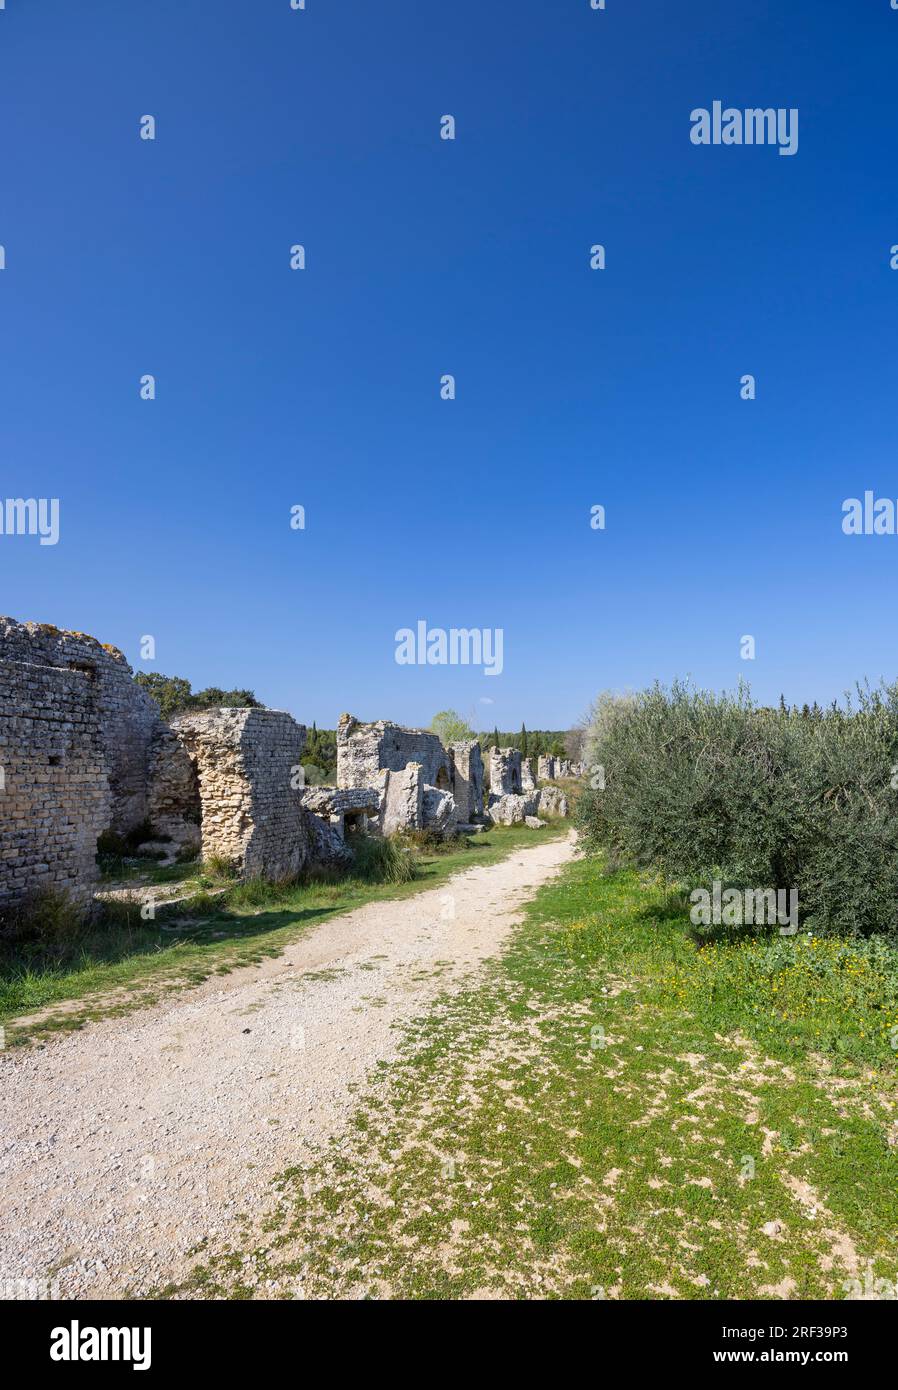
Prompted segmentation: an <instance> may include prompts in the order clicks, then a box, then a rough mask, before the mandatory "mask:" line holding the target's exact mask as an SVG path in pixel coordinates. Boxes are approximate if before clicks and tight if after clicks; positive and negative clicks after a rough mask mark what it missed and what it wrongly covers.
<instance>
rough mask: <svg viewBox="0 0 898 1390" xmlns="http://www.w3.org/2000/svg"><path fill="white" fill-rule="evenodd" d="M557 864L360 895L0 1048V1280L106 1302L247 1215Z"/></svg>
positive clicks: (535, 862) (147, 1282)
mask: <svg viewBox="0 0 898 1390" xmlns="http://www.w3.org/2000/svg"><path fill="white" fill-rule="evenodd" d="M573 853H574V846H573V840H572V839H567V840H551V841H545V842H539V841H537V842H536V843H535V844H534V845H533V847H532V848H531V847H528V848H526V849H523V850H518V851H516V852H515V853H514V854H512V855H510V856H509V857H508V858H507V859H503V860H502V861H501V862H500V863H498V864H493V865H489V866H485V867H480V868H474V869H469V870H466V871H464V872H463V873H460V874H457V875H455V876H454V877H453V878H452V879H450V880H449V881H448V882H447V883H446V884H444V885H443V886H442V887H440V888H437V889H433V890H431V891H429V892H426V893H420V894H417V895H416V896H413V897H410V898H405V899H402V900H399V901H393V902H381V903H372V904H369V905H367V906H366V907H363V908H360V909H358V910H357V911H356V912H352V913H348V914H347V915H345V916H342V917H335V918H332V919H330V920H329V921H327V922H325V923H324V924H323V925H321V926H319V927H317V928H314V929H313V930H311V931H310V932H309V933H308V935H306V936H304V937H303V938H302V940H300V941H298V942H297V943H296V944H295V945H293V946H290V947H288V949H287V950H286V951H285V952H284V954H283V955H281V956H279V957H278V958H277V959H274V960H269V961H266V962H265V963H264V964H263V965H261V966H253V967H248V968H245V969H241V970H239V971H235V972H234V973H233V974H232V975H229V976H226V977H217V978H216V979H215V980H213V981H209V982H207V983H206V984H205V985H202V986H200V987H199V988H197V989H194V990H192V991H190V992H189V993H185V994H178V995H174V996H172V997H169V998H168V999H167V1000H166V1001H164V1002H163V1003H161V1004H159V1005H158V1006H156V1007H154V1008H151V1009H146V1010H143V1011H141V1012H139V1013H134V1014H131V1015H129V1016H127V1017H124V1018H119V1019H109V1020H107V1021H105V1022H102V1023H96V1024H92V1025H90V1026H89V1027H87V1028H86V1029H85V1030H84V1031H82V1032H79V1033H73V1034H70V1035H68V1036H66V1037H60V1038H57V1039H55V1040H53V1041H52V1042H50V1043H49V1044H48V1045H47V1046H46V1047H41V1048H28V1049H21V1050H13V1051H9V1052H7V1053H5V1054H0V1078H2V1082H0V1281H2V1280H4V1279H13V1280H20V1279H25V1278H38V1279H50V1278H51V1277H52V1278H54V1279H55V1280H56V1281H57V1286H56V1290H55V1292H56V1296H58V1297H61V1298H65V1297H70V1298H71V1297H74V1298H78V1297H82V1298H84V1297H94V1298H96V1297H115V1296H117V1295H122V1294H125V1293H129V1292H130V1293H140V1292H141V1291H144V1290H149V1289H154V1288H155V1289H158V1288H159V1287H160V1286H162V1285H164V1284H165V1283H167V1282H168V1281H169V1280H172V1279H177V1278H179V1277H182V1276H184V1275H185V1274H186V1273H187V1272H188V1270H189V1268H190V1261H189V1260H188V1258H187V1251H188V1250H189V1249H191V1247H194V1246H195V1245H196V1244H197V1243H198V1242H199V1241H200V1240H201V1239H202V1238H203V1237H204V1236H210V1237H211V1238H212V1239H213V1241H216V1242H217V1240H218V1239H220V1238H221V1237H223V1236H224V1235H225V1234H226V1232H227V1231H228V1229H229V1227H230V1225H231V1223H232V1221H233V1220H234V1218H235V1217H236V1216H237V1215H243V1214H247V1213H250V1214H252V1215H253V1216H261V1215H262V1214H263V1212H264V1210H265V1207H266V1205H267V1203H268V1202H269V1201H270V1200H271V1194H270V1187H269V1180H270V1179H271V1178H272V1177H273V1176H274V1175H275V1174H277V1173H278V1172H280V1171H282V1170H283V1169H284V1168H285V1167H287V1166H290V1165H294V1164H301V1163H302V1162H303V1160H304V1158H307V1157H309V1156H310V1155H311V1154H312V1153H314V1152H315V1150H316V1148H317V1146H320V1145H321V1144H322V1143H323V1142H325V1141H326V1140H327V1139H329V1138H330V1137H331V1136H333V1135H335V1134H339V1133H340V1131H341V1129H342V1127H343V1126H344V1125H345V1123H346V1121H347V1118H348V1116H349V1115H350V1113H351V1110H352V1105H353V1090H352V1088H353V1087H354V1086H356V1085H358V1084H359V1083H360V1082H362V1081H363V1080H364V1078H365V1074H366V1072H367V1071H368V1069H369V1068H370V1067H372V1066H373V1065H375V1064H376V1063H377V1062H380V1061H388V1060H389V1059H390V1058H391V1057H393V1056H395V1055H396V1051H397V1044H398V1035H397V1031H396V1028H395V1025H396V1024H397V1023H399V1022H401V1021H402V1020H404V1019H407V1018H409V1017H412V1016H413V1015H415V1014H417V1013H420V1012H421V1011H422V1009H424V1008H425V1007H426V1006H427V1005H428V1004H429V1003H430V1002H431V1001H432V1000H433V999H434V998H435V997H436V996H437V995H439V994H440V993H442V992H443V991H445V990H447V989H458V988H461V987H462V985H463V984H464V983H465V982H468V981H470V979H471V978H472V976H473V975H474V974H475V973H476V971H477V968H478V966H479V965H480V963H481V962H482V961H483V960H484V959H485V958H486V957H488V956H490V955H492V954H494V953H495V952H496V950H497V949H498V948H499V947H500V946H501V944H502V942H503V940H504V938H505V936H506V934H507V932H508V931H509V929H510V927H511V926H512V924H513V923H514V921H515V920H516V909H517V908H518V907H519V906H520V905H521V904H522V903H524V902H526V901H527V900H528V899H529V898H530V897H532V896H533V894H534V892H535V891H536V889H537V888H538V887H539V886H540V885H541V884H542V883H544V882H545V881H546V880H547V879H549V878H551V877H552V876H553V875H554V874H555V873H556V872H557V871H558V869H559V868H560V867H561V866H562V865H563V864H564V863H566V862H567V861H568V860H569V859H570V858H571V857H572V855H573Z"/></svg>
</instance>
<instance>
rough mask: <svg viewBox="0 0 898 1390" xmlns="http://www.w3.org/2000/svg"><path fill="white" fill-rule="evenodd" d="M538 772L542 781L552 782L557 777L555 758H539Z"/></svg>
mask: <svg viewBox="0 0 898 1390" xmlns="http://www.w3.org/2000/svg"><path fill="white" fill-rule="evenodd" d="M536 766H537V774H538V776H539V780H540V781H541V782H551V781H553V780H554V778H555V759H554V758H549V757H541V758H538V759H537V765H536Z"/></svg>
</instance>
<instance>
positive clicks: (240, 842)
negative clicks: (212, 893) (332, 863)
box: [172, 709, 313, 880]
mask: <svg viewBox="0 0 898 1390" xmlns="http://www.w3.org/2000/svg"><path fill="white" fill-rule="evenodd" d="M172 729H173V730H174V732H175V733H176V734H177V736H178V738H179V739H180V740H181V742H182V744H183V745H184V748H185V749H186V751H187V753H188V754H189V756H190V758H191V760H192V761H193V762H194V763H195V765H196V771H197V777H198V784H199V792H200V802H201V810H202V823H201V831H202V853H203V858H209V857H210V856H211V855H221V856H222V857H223V858H225V859H227V860H228V861H229V862H230V863H232V864H234V865H235V866H236V867H237V869H238V870H239V871H240V872H241V873H242V874H244V875H245V876H247V877H252V876H255V875H261V876H263V877H265V878H269V879H275V880H277V879H284V878H291V877H293V876H294V875H295V874H298V873H299V872H300V871H301V870H302V869H303V868H304V867H305V865H306V864H307V863H308V862H309V860H310V858H311V857H312V852H313V845H312V835H311V831H310V828H309V824H308V820H307V815H306V812H305V810H304V808H303V804H302V795H301V792H302V788H301V787H300V786H299V779H298V776H297V769H298V767H299V766H300V758H301V754H302V749H303V744H304V743H305V737H306V730H305V726H304V725H302V724H297V723H296V721H295V720H294V719H293V718H292V717H291V716H290V715H289V714H284V713H282V712H281V711H280V710H266V709H213V710H201V711H195V712H194V711H190V712H188V713H186V714H181V715H177V716H176V717H175V718H174V719H173V720H172Z"/></svg>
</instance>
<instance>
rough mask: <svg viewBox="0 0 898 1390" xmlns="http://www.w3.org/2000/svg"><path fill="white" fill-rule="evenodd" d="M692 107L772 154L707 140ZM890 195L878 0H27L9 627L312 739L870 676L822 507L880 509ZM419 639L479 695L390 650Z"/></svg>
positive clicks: (3, 584) (5, 309)
mask: <svg viewBox="0 0 898 1390" xmlns="http://www.w3.org/2000/svg"><path fill="white" fill-rule="evenodd" d="M715 99H720V100H722V101H723V102H724V103H725V104H729V105H732V106H735V107H748V106H774V107H797V108H798V109H799V112H800V118H799V120H800V124H799V136H800V144H799V151H798V153H797V155H795V156H794V157H792V158H783V157H780V156H779V155H778V153H777V150H776V149H775V148H746V147H727V148H721V147H712V148H709V147H704V148H702V147H696V146H694V145H692V144H691V142H690V139H689V132H690V122H689V117H690V112H691V111H692V109H693V108H695V107H710V106H711V103H712V101H714V100H715ZM147 113H150V114H153V115H154V116H155V117H156V120H157V138H156V140H155V142H153V143H151V142H146V141H141V140H140V139H139V138H138V123H139V118H140V117H141V116H142V115H144V114H147ZM447 113H451V114H452V115H454V116H455V118H456V121H457V139H456V140H455V142H454V143H453V142H448V141H442V140H440V138H439V122H440V117H441V116H442V115H444V114H447ZM896 170H898V13H896V12H894V11H892V10H891V8H890V5H889V0H864V3H860V0H854V3H852V4H844V3H841V2H840V0H789V3H788V4H785V3H781V0H777V2H776V3H766V4H765V3H747V4H724V3H722V0H694V2H693V3H682V4H673V3H670V0H646V2H645V3H638V0H607V9H606V10H605V11H604V12H595V11H593V10H591V9H590V7H589V4H588V0H551V3H550V2H549V0H452V3H443V2H442V0H441V2H440V3H437V0H307V9H306V10H305V11H304V12H302V11H300V12H296V11H293V10H291V8H290V5H289V2H288V0H216V3H214V4H213V3H210V0H154V3H152V4H147V5H141V4H137V3H124V2H123V0H89V3H87V2H86V3H83V4H73V3H71V0H43V3H40V4H39V3H36V0H6V6H5V8H4V9H3V10H2V11H0V200H2V201H0V243H2V244H3V245H4V246H5V248H6V269H5V270H3V271H2V272H0V339H2V362H3V366H2V372H0V457H2V471H0V497H3V498H5V497H6V496H37V497H59V499H60V505H61V538H60V541H59V544H58V545H57V546H55V547H49V546H48V547H41V546H39V545H38V544H37V542H36V540H35V539H34V538H30V537H20V536H11V537H10V536H2V537H0V612H6V613H9V614H12V615H13V616H15V617H18V618H22V619H25V618H34V619H38V620H42V621H48V622H54V623H57V624H58V625H60V626H64V627H72V628H77V629H80V630H82V631H88V632H92V633H94V634H95V635H96V636H98V637H99V638H100V639H101V640H103V641H108V642H113V643H115V644H117V645H119V646H120V647H122V649H123V650H124V651H125V653H126V655H127V656H128V659H129V660H130V661H132V662H133V663H135V664H137V659H138V656H139V646H138V644H139V639H140V637H141V635H142V634H145V633H150V634H153V635H154V636H155V638H156V642H157V660H156V662H155V663H153V664H151V665H150V664H147V666H146V669H151V670H157V671H162V672H166V673H169V674H179V675H184V676H187V677H188V678H189V679H190V680H191V681H192V682H193V683H194V685H195V686H204V685H207V684H216V685H248V686H251V687H253V688H255V690H256V692H257V694H258V695H259V696H260V698H262V699H264V700H265V701H266V702H267V703H269V704H271V705H274V706H276V707H279V708H286V709H290V710H291V711H292V712H293V713H294V714H296V715H297V716H298V717H299V718H302V719H306V720H308V721H311V720H312V719H316V720H317V721H318V723H319V725H322V726H331V727H332V726H333V724H334V721H335V719H336V718H337V716H338V714H339V713H340V712H341V711H342V710H343V709H350V710H352V711H353V712H354V713H357V714H358V715H359V716H361V717H367V718H376V717H391V718H394V719H397V720H399V721H402V722H406V723H426V722H429V720H430V718H431V716H432V714H433V713H434V712H435V711H436V710H437V709H440V708H442V707H444V706H447V705H453V706H456V707H458V708H459V709H461V710H462V711H463V712H465V713H468V712H469V711H471V710H472V709H473V708H478V701H480V700H482V699H490V700H492V701H493V702H494V703H493V704H490V705H486V704H484V705H480V706H479V709H480V711H481V713H480V716H479V722H482V724H483V726H485V727H492V725H493V724H497V725H498V726H499V727H500V728H516V727H518V726H519V725H520V723H521V721H522V720H525V721H526V723H527V724H528V726H530V727H544V728H545V727H560V726H566V725H567V724H568V723H570V722H571V721H572V720H574V719H575V718H576V717H577V716H578V715H579V714H580V712H581V711H582V709H583V708H584V706H585V705H586V704H587V703H588V701H589V700H590V699H591V697H592V696H593V695H594V694H595V693H596V692H597V691H598V690H600V689H602V688H615V689H624V688H634V687H640V686H642V685H645V684H647V683H649V682H650V681H652V680H653V679H655V678H656V677H659V678H661V679H664V680H666V679H670V678H671V677H673V676H675V675H686V674H691V675H692V676H693V677H694V678H695V679H696V680H697V681H699V682H700V683H701V684H704V685H710V686H713V687H721V686H732V685H733V684H734V683H735V682H736V681H737V680H738V679H739V677H740V676H744V677H746V678H748V679H749V680H750V681H751V684H752V687H753V690H754V691H755V693H756V694H757V695H758V696H759V697H760V698H762V699H775V698H776V697H777V696H778V695H779V693H780V691H784V692H785V694H786V696H787V698H790V699H793V700H797V701H804V700H808V701H810V700H813V699H814V698H817V699H820V700H829V699H831V698H833V697H834V696H836V695H838V694H839V693H840V692H841V691H842V690H843V689H844V688H845V687H846V686H848V685H851V684H852V683H853V681H854V680H855V678H857V677H860V676H863V675H865V674H866V675H868V676H870V677H871V678H873V679H876V678H878V677H879V676H880V675H884V676H886V677H889V678H894V677H895V676H896V675H898V630H896V629H898V623H896V613H895V610H896V595H898V589H896V580H895V576H896V573H898V537H886V536H883V537H863V538H847V537H845V536H843V534H842V531H841V525H840V522H841V503H842V500H843V498H846V497H849V496H860V495H862V493H863V491H864V489H866V488H870V489H873V490H874V491H875V492H876V493H877V495H885V496H891V497H898V467H896V410H898V272H894V271H892V270H891V269H890V267H889V248H890V247H891V245H892V244H895V243H898V177H896ZM296 242H299V243H303V244H304V245H305V247H306V248H307V256H308V267H307V269H306V270H305V271H304V272H292V271H291V270H290V268H289V248H290V246H291V245H292V244H293V243H296ZM598 242H600V243H603V244H604V245H605V246H606V248H607V258H608V264H607V269H606V270H605V271H604V272H593V271H591V270H590V268H589V260H588V256H589V248H590V246H591V245H592V244H593V243H598ZM148 372H151V373H154V374H155V376H156V378H157V392H158V394H157V399H156V400H155V401H153V402H144V401H141V400H140V398H139V394H138V380H139V378H140V376H141V375H142V374H143V373H148ZM443 373H453V374H454V375H455V376H456V378H457V382H458V396H457V399H456V400H455V401H454V402H445V401H441V400H440V396H439V382H440V377H441V376H442V374H443ZM744 373H753V374H755V375H756V377H757V382H758V398H757V400H756V401H753V402H745V401H742V400H741V399H740V391H739V383H740V378H741V377H742V375H743V374H744ZM293 504H301V505H303V506H304V507H305V508H306V517H307V522H306V529H305V531H302V532H300V531H292V530H291V529H290V526H289V510H290V507H291V505H293ZM594 504H602V505H604V506H605V507H606V509H607V525H606V529H605V531H604V532H601V531H593V530H592V529H591V528H590V525H589V516H590V508H591V506H593V505H594ZM418 618H426V619H427V620H428V621H429V622H430V624H432V625H435V626H437V625H438V626H443V627H450V626H459V627H461V626H464V627H483V628H487V627H501V628H502V629H503V630H504V633H505V670H504V673H503V674H502V676H501V677H497V678H489V677H484V676H483V675H481V674H479V673H477V672H473V671H472V670H470V669H466V668H464V667H449V666H447V667H434V668H417V667H414V668H408V667H402V666H398V665H397V664H396V663H395V661H394V640H393V634H394V632H395V631H396V629H397V628H399V627H403V626H413V625H414V623H415V621H416V620H417V619H418ZM746 633H750V634H752V635H754V637H755V639H756V642H757V658H756V660H755V661H754V662H745V661H741V660H740V658H739V639H740V637H741V636H742V635H743V634H746Z"/></svg>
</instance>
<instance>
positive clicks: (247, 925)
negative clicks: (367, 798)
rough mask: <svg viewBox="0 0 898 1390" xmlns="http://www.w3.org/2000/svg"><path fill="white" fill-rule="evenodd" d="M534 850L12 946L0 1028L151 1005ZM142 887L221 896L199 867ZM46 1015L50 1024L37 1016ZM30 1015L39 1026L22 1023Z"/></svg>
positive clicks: (32, 1031) (472, 852) (424, 857)
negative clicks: (346, 918) (357, 912)
mask: <svg viewBox="0 0 898 1390" xmlns="http://www.w3.org/2000/svg"><path fill="white" fill-rule="evenodd" d="M553 833H559V834H560V833H567V827H566V826H564V825H559V826H558V827H556V830H555V831H552V830H548V829H547V830H544V831H541V832H540V836H542V837H545V836H547V835H551V834H553ZM536 842H537V840H536V836H535V835H534V832H533V831H532V830H528V829H527V828H526V827H524V828H522V827H520V826H515V827H512V828H505V827H502V826H496V827H493V828H492V829H490V830H489V831H488V832H487V833H486V834H483V835H478V836H473V837H471V838H470V839H468V840H466V841H463V842H462V843H461V844H460V845H458V846H457V847H454V848H452V849H450V850H449V852H434V851H433V850H432V849H429V848H428V847H427V846H426V845H425V846H424V847H420V848H415V847H412V848H411V849H410V851H409V852H410V854H411V855H412V856H413V858H414V864H415V877H414V879H413V880H411V881H410V882H406V883H400V884H393V883H380V882H368V881H366V879H365V876H364V874H365V872H366V869H365V866H364V865H363V866H362V872H361V876H358V877H347V878H344V879H341V880H339V881H338V882H331V883H328V882H317V883H316V882H311V883H308V884H304V885H301V886H296V887H292V888H289V889H286V890H285V889H281V888H278V887H277V886H276V885H269V884H261V883H249V884H245V885H236V886H234V887H233V889H231V890H230V891H229V893H228V897H227V899H226V901H225V902H224V903H221V902H219V901H217V900H216V899H214V898H211V897H206V898H203V897H200V899H199V903H198V905H199V907H200V908H201V909H203V911H202V915H200V916H191V917H190V918H186V919H184V918H182V919H179V920H177V921H176V922H175V923H173V924H172V923H168V924H167V923H166V922H165V921H164V920H163V921H160V922H158V923H153V922H142V921H140V918H139V912H138V911H137V909H136V908H135V909H132V910H131V911H130V913H127V914H123V915H122V920H121V921H118V922H117V921H113V922H111V923H109V922H107V923H106V924H104V925H100V926H97V927H88V928H86V929H82V930H79V931H78V932H77V933H74V934H73V935H71V936H67V935H66V933H65V932H59V933H56V934H55V936H54V940H53V941H52V942H43V943H42V942H38V943H36V944H35V945H34V946H33V947H30V948H23V947H22V946H21V945H9V946H7V947H6V948H5V950H4V952H3V953H2V954H0V1024H4V1025H5V1034H6V1045H7V1046H11V1045H15V1044H17V1043H23V1042H27V1041H31V1040H33V1039H34V1038H36V1037H38V1036H40V1035H42V1034H45V1033H48V1032H53V1031H59V1030H61V1029H63V1030H65V1029H71V1028H73V1027H80V1026H81V1025H82V1024H84V1023H86V1022H88V1021H90V1020H91V1019H95V1018H100V1017H107V1016H110V1015H112V1014H117V1013H123V1012H126V1011H128V1010H129V1009H132V1008H135V1007H138V1006H145V1005H147V1004H151V1003H153V1002H155V1001H156V1000H157V999H158V998H159V997H160V996H161V995H162V994H163V993H165V992H168V991H170V990H173V989H180V988H185V987H188V986H191V985H196V984H200V983H202V981H204V980H206V979H208V978H209V977H210V976H211V975H213V974H227V973H228V972H229V971H231V970H234V969H236V968H238V967H239V966H243V965H251V964H254V963H258V962H259V961H261V960H263V959H264V958H265V957H266V956H276V955H278V954H279V953H280V952H281V951H282V950H283V949H284V947H285V946H287V945H289V944H290V942H292V941H295V940H296V939H297V937H298V936H299V935H301V934H302V933H303V932H305V931H307V930H309V928H311V927H313V926H315V925H316V924H317V923H318V922H320V921H323V920H324V919H326V918H327V917H333V916H335V915H337V914H339V913H343V912H350V911H352V909H353V908H356V907H361V906H363V905H364V904H365V903H368V902H372V901H374V900H375V899H377V900H383V899H387V898H404V897H408V896H410V895H411V894H414V893H419V892H422V891H424V890H426V889H429V888H434V887H436V886H437V885H438V884H440V883H442V882H443V881H444V880H445V879H447V878H448V877H449V876H450V875H451V874H453V873H457V872H458V871H459V870H463V869H467V868H473V867H474V866H475V865H481V864H491V863H494V862H495V861H496V860H498V859H501V858H503V857H504V856H505V855H506V854H509V853H511V852H512V851H514V850H516V849H521V848H524V847H525V846H528V845H533V844H534V843H536ZM144 878H145V879H146V880H147V881H151V882H154V883H159V882H165V883H167V882H171V883H172V886H173V887H177V886H183V887H184V888H185V889H187V890H189V891H199V892H200V894H202V893H203V891H204V890H208V889H209V888H211V887H214V886H220V883H219V881H218V880H214V879H213V878H211V877H209V876H207V875H203V874H202V873H201V872H198V870H197V868H196V866H173V867H172V869H170V870H162V871H157V870H151V871H149V872H148V873H147V874H143V873H141V872H137V873H135V882H136V881H138V880H143V879H144ZM54 1006H59V1007H54ZM43 1010H46V1011H47V1012H46V1015H45V1016H44V1015H43V1014H40V1011H43ZM27 1015H39V1017H37V1018H36V1019H34V1020H32V1021H26V1022H19V1023H17V1022H16V1020H17V1019H19V1020H21V1019H22V1018H23V1016H27Z"/></svg>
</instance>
